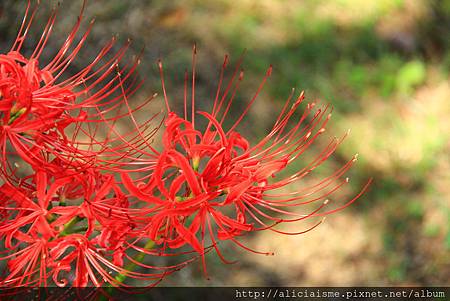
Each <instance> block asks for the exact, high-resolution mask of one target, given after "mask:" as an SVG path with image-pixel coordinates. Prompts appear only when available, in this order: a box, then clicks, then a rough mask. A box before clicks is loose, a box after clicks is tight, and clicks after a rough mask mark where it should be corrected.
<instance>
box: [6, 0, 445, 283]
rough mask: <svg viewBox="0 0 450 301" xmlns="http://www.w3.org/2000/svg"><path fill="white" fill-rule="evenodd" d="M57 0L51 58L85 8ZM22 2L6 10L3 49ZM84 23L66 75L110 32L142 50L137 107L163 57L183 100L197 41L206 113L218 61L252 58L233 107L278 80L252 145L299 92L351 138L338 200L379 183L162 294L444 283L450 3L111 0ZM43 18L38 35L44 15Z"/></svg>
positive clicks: (186, 275) (260, 106) (174, 91)
mask: <svg viewBox="0 0 450 301" xmlns="http://www.w3.org/2000/svg"><path fill="white" fill-rule="evenodd" d="M41 2H42V4H41V6H42V8H41V10H40V11H39V14H38V15H39V16H48V14H49V8H50V7H51V6H54V2H51V1H41ZM61 2H62V3H61V7H60V12H59V18H58V22H57V25H56V26H55V32H54V34H53V38H52V40H51V41H50V44H49V48H53V49H55V50H56V49H58V47H59V46H60V45H61V43H62V41H63V40H64V39H65V36H66V35H67V33H68V31H69V30H70V28H71V26H72V25H73V24H74V22H75V21H76V16H77V15H78V13H79V9H80V6H81V5H80V4H81V1H61ZM25 5H26V1H8V0H7V1H5V0H3V1H1V2H0V14H1V18H0V35H1V40H0V44H1V47H2V50H3V51H4V50H7V49H8V47H9V46H10V45H11V43H12V41H13V39H14V37H15V34H16V32H17V26H18V24H19V23H20V19H21V17H22V15H23V11H24V7H25ZM85 16H86V20H89V19H91V18H93V17H95V18H96V24H95V26H94V28H93V31H92V34H91V35H90V38H89V41H88V45H87V46H86V47H85V50H84V51H83V52H82V53H81V54H80V56H79V59H78V60H77V61H76V62H75V63H74V66H73V67H72V68H71V70H69V72H75V70H77V67H78V68H79V67H82V66H83V65H84V64H85V62H86V60H88V59H89V56H90V55H92V53H94V52H95V51H97V50H98V49H100V47H101V46H102V45H103V44H105V43H106V42H107V41H108V40H109V39H110V38H111V36H112V35H114V34H117V35H118V38H119V40H120V41H122V42H123V41H126V39H127V38H131V39H132V40H133V44H132V47H131V48H132V49H131V52H130V53H132V54H138V53H139V52H140V51H141V49H142V48H143V47H144V46H145V48H144V51H143V54H142V59H141V61H142V64H141V66H140V68H139V73H140V74H141V76H142V77H143V78H144V77H145V85H144V87H143V88H142V90H141V92H140V95H137V96H136V99H137V100H136V101H139V99H141V98H142V97H144V95H150V94H152V93H153V92H159V91H160V82H159V75H158V72H157V68H156V64H155V63H156V61H157V59H158V58H159V57H161V58H163V60H164V63H165V73H166V74H167V86H168V93H169V95H170V97H171V98H172V101H175V102H178V103H181V102H182V91H183V72H184V70H185V68H190V61H191V54H192V53H191V49H192V45H193V43H194V42H195V43H196V44H197V47H198V60H199V62H198V81H197V90H198V94H197V95H198V96H197V99H198V102H199V106H201V107H205V108H210V107H209V105H210V104H211V101H212V99H211V98H212V97H213V95H214V91H215V88H216V84H217V78H218V72H219V70H220V66H221V64H222V58H223V55H224V54H226V53H229V54H230V55H231V58H232V61H233V62H235V61H237V59H238V58H239V56H240V55H241V53H242V51H243V50H244V49H247V54H246V57H245V60H244V65H243V67H244V69H245V80H244V84H243V86H242V89H241V91H240V93H239V97H238V98H237V105H236V107H235V109H236V110H239V106H241V108H242V106H243V105H245V103H246V102H247V101H248V100H249V99H250V98H251V96H252V95H253V93H254V91H255V90H256V88H257V86H258V85H259V82H260V80H261V78H262V76H263V75H264V73H265V70H266V69H267V67H268V66H269V65H270V64H272V65H273V68H274V72H273V75H272V77H271V78H270V81H269V85H268V86H267V87H266V88H265V90H264V92H263V93H261V95H260V96H259V98H258V100H257V102H256V103H255V106H254V107H253V108H252V110H251V112H250V116H249V120H250V121H249V123H247V127H248V128H247V129H245V130H244V131H246V132H247V133H250V134H251V135H254V136H255V139H256V138H257V137H258V136H261V135H264V132H265V129H267V128H268V126H269V125H270V124H271V122H273V121H274V118H275V116H274V114H273V112H274V110H275V111H276V110H277V108H278V107H281V106H282V104H283V101H284V100H285V99H286V98H287V97H288V95H289V93H290V91H291V88H293V87H295V88H296V89H299V90H305V92H306V96H307V99H308V100H316V99H319V100H320V101H321V102H322V103H331V104H332V105H333V106H334V113H333V117H332V120H331V122H330V124H329V126H328V131H329V132H330V133H331V134H332V135H337V136H342V135H343V134H344V133H345V132H346V131H347V129H349V128H350V129H351V134H350V136H349V137H348V138H347V139H346V142H345V143H344V144H343V145H342V146H341V147H340V148H339V150H338V153H337V155H336V156H334V157H333V158H332V159H331V160H332V161H331V162H330V163H329V164H330V166H339V164H342V162H344V161H343V160H345V159H348V158H350V157H351V156H352V155H353V154H354V153H356V152H357V153H359V161H358V164H357V165H356V166H355V167H354V168H353V170H352V173H351V176H352V181H351V187H350V189H348V191H346V193H348V195H351V194H352V193H353V194H356V193H357V192H358V189H359V188H360V187H361V186H362V185H363V184H364V183H365V182H366V181H367V179H368V178H370V177H373V178H374V182H373V184H372V186H371V189H370V191H369V192H367V193H366V194H365V195H364V196H363V197H362V198H361V199H360V200H359V201H358V202H357V203H356V204H355V205H353V206H352V207H351V208H349V209H347V210H345V211H343V212H340V213H338V214H336V215H333V216H330V217H329V218H328V219H327V221H326V222H325V223H324V224H322V225H321V226H320V227H319V228H318V229H315V230H314V231H313V232H310V233H308V234H306V235H303V236H284V235H278V234H276V233H273V232H269V233H266V232H261V233H258V234H255V235H252V236H251V237H249V238H248V241H247V243H248V244H249V245H251V246H253V247H255V248H257V249H260V250H270V251H274V252H275V256H273V257H266V256H258V255H255V254H252V253H248V252H245V251H243V250H240V249H239V248H236V247H234V248H233V247H230V248H228V247H227V248H226V252H225V253H227V256H228V258H229V259H236V260H238V262H237V263H236V264H233V265H224V264H222V263H221V262H220V260H218V258H217V256H215V255H213V254H211V255H209V256H208V267H209V273H210V275H211V279H210V280H206V279H205V278H204V277H203V276H202V271H201V266H200V264H194V265H191V266H190V267H189V268H187V269H184V270H182V271H180V272H179V273H177V274H175V275H173V276H170V277H168V278H167V279H166V281H165V282H163V284H162V285H171V286H173V285H179V286H210V285H211V286H212V285H226V286H245V285H257V286H265V285H289V286H308V285H310V286H312V285H335V286H356V285H360V286H366V285H368V286H370V285H380V286H382V285H446V286H448V285H450V226H449V220H450V104H449V102H450V86H449V71H450V48H449V46H450V45H449V44H450V1H449V0H442V1H438V0H435V1H433V0H379V1H362V0H303V1H301V0H300V1H277V0H259V1H257V0H253V1H250V0H242V1H224V0H223V1H221V0H213V1H194V0H187V1H162V0H155V1H137V0H131V1H120V0H109V1H89V3H88V5H87V9H86V13H85ZM39 20H41V21H38V22H37V23H36V24H43V21H45V17H43V18H40V19H39ZM87 23H88V21H86V22H85V24H84V26H85V27H86V25H87ZM35 27H36V28H39V26H35ZM36 32H38V31H36ZM33 37H34V39H37V38H38V35H34V36H33ZM32 40H33V38H31V39H29V40H28V41H27V43H28V44H29V45H33V41H32ZM48 55H50V54H48ZM230 70H232V68H230ZM229 73H231V71H230V72H229ZM160 104H161V107H162V102H161V103H160ZM256 121H257V122H256ZM248 125H250V126H248ZM326 142H327V140H326V139H325V141H323V142H321V143H326ZM318 147H320V143H319V145H318ZM318 149H319V148H318ZM312 150H313V151H314V148H313V149H312ZM300 226H301V227H303V226H302V225H300ZM291 229H292V227H291Z"/></svg>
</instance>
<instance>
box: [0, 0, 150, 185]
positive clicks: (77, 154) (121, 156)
mask: <svg viewBox="0 0 450 301" xmlns="http://www.w3.org/2000/svg"><path fill="white" fill-rule="evenodd" d="M30 6H31V5H30V3H28V7H27V10H26V13H25V16H24V19H23V21H22V25H21V27H20V30H19V33H18V35H17V38H16V40H15V42H14V44H13V46H12V48H11V50H10V51H9V52H8V53H6V54H0V152H1V155H0V160H1V163H2V164H1V166H2V168H1V172H2V177H3V178H4V179H5V180H8V181H18V180H17V178H16V176H15V174H16V173H17V172H18V169H17V167H16V166H14V165H13V164H12V162H13V161H16V160H15V159H14V158H17V157H20V158H21V159H22V160H23V161H24V162H26V163H28V164H29V165H30V166H31V167H33V168H35V167H37V166H41V167H42V166H43V165H47V163H48V161H49V158H54V157H57V158H59V159H60V160H63V161H65V164H73V166H72V167H73V168H78V169H80V168H83V167H85V166H92V165H93V164H95V163H94V162H93V161H95V162H97V163H99V162H101V163H102V166H116V165H117V164H119V163H118V162H119V160H120V162H121V163H120V164H122V165H124V164H126V162H127V161H129V160H133V159H134V156H133V154H134V153H136V150H135V148H136V143H132V142H134V141H135V140H137V139H141V138H143V137H144V135H147V137H146V138H148V136H149V135H151V134H152V133H153V132H150V133H147V134H143V133H144V132H145V131H146V129H148V128H149V126H150V125H149V124H150V122H148V123H145V124H143V125H142V127H140V128H139V127H138V128H137V129H136V130H135V131H134V132H130V133H126V134H121V133H120V132H118V130H117V129H116V128H115V126H114V125H115V123H116V122H117V120H119V119H120V118H124V117H127V116H130V112H133V111H134V110H137V109H140V108H142V107H143V106H144V105H145V104H146V103H148V102H149V101H150V100H151V99H152V98H149V99H148V101H146V102H145V103H144V104H142V105H140V106H139V107H138V108H134V109H132V108H130V106H129V105H128V102H127V100H126V99H127V97H129V96H130V95H132V94H133V93H135V91H136V89H137V88H139V86H140V82H138V81H137V78H136V75H135V74H134V73H135V72H134V71H135V69H136V67H137V65H138V63H139V60H135V61H134V62H132V63H125V64H124V66H122V67H120V66H119V62H121V61H123V59H124V56H125V53H126V50H127V48H128V46H129V43H127V44H125V45H124V46H123V47H122V48H121V49H120V50H118V51H117V52H115V53H112V51H111V50H112V48H113V46H114V44H115V39H114V38H113V39H112V40H111V41H110V42H109V43H107V44H106V45H105V46H104V47H103V49H101V51H100V52H99V53H98V55H97V56H96V57H95V58H94V59H93V60H92V61H91V62H90V63H89V64H88V65H87V66H86V67H84V68H83V69H81V70H80V71H79V72H77V73H76V74H74V75H72V76H70V77H67V76H65V78H64V74H65V71H66V70H67V68H68V67H69V66H70V65H71V63H72V62H73V61H74V60H75V58H76V56H77V54H78V53H79V51H80V50H81V49H82V47H83V45H84V44H85V42H86V40H87V37H88V35H89V33H90V31H91V28H92V23H91V26H89V28H88V29H87V30H86V32H84V33H82V34H81V37H80V38H77V36H79V35H80V34H79V30H80V25H81V21H82V18H81V16H82V14H83V10H84V4H83V7H82V10H81V13H80V17H79V18H78V22H77V23H76V24H75V26H74V27H73V29H72V30H71V32H70V34H69V35H68V37H67V39H66V41H65V42H64V43H63V45H62V46H61V48H60V50H59V51H58V52H57V53H56V55H55V56H54V57H53V58H52V59H51V60H50V62H49V63H47V64H46V65H45V66H43V67H41V66H40V62H39V60H40V56H41V54H42V52H43V51H44V49H45V47H46V45H47V43H48V40H49V37H50V35H51V32H52V29H53V26H54V23H55V20H56V11H54V12H53V13H52V15H51V17H50V18H49V20H48V22H47V24H46V26H45V27H44V29H43V32H42V35H41V38H40V40H39V41H38V43H37V44H36V46H35V48H34V51H33V53H32V54H31V56H29V57H24V56H23V55H22V54H21V53H20V52H21V50H22V48H23V43H24V41H25V40H26V38H27V36H28V34H29V31H30V28H31V26H32V24H33V20H34V17H35V13H36V10H37V6H36V7H35V8H34V9H31V7H30ZM125 86H126V87H125ZM124 99H125V101H124ZM124 104H126V112H121V111H122V107H123V106H124ZM114 112H115V113H114ZM113 113H114V115H113V116H112V117H110V116H109V115H111V114H113ZM150 120H151V118H150ZM102 129H103V130H104V129H106V134H104V135H103V136H104V138H103V139H102V138H101V135H99V134H98V133H99V132H101V131H102ZM113 145H114V146H113ZM140 155H142V151H141V152H140Z"/></svg>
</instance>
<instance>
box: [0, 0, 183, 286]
mask: <svg viewBox="0 0 450 301" xmlns="http://www.w3.org/2000/svg"><path fill="white" fill-rule="evenodd" d="M36 10H37V6H36V7H35V8H34V9H31V5H30V2H29V3H28V7H27V10H26V13H25V16H24V19H23V21H22V25H21V28H20V30H19V33H18V36H17V38H16V40H15V42H14V45H13V46H12V48H11V50H10V51H9V52H8V53H6V54H1V55H0V152H1V155H0V158H1V159H0V161H1V168H0V170H1V178H2V182H3V184H0V185H1V186H0V215H1V217H2V219H1V222H0V238H1V239H2V240H3V242H4V243H3V245H2V252H1V253H2V255H0V261H5V262H7V264H6V269H5V270H4V272H3V275H1V276H0V285H1V286H31V285H44V286H46V285H47V284H48V283H50V282H49V280H50V279H53V280H54V281H55V283H56V284H57V285H66V284H68V282H66V281H65V280H64V279H63V280H60V275H61V273H62V272H64V271H65V273H66V274H67V277H69V278H71V281H69V282H70V285H74V286H85V285H96V286H99V285H104V284H105V283H112V285H124V284H122V283H121V281H118V280H116V279H115V278H116V276H117V275H122V276H123V275H126V276H127V277H131V278H137V279H140V280H143V281H144V280H145V281H150V284H152V283H153V282H158V281H159V280H160V279H161V278H162V277H163V276H164V275H166V274H168V273H170V272H171V271H172V270H175V269H178V268H180V266H172V267H165V266H162V267H157V266H155V267H154V268H153V270H157V271H156V272H146V273H138V272H133V271H128V270H126V263H130V262H131V261H132V260H133V259H132V258H131V259H130V258H129V256H130V255H127V254H125V253H126V251H127V249H128V245H129V244H130V243H129V242H128V241H129V240H131V241H132V242H133V243H132V245H133V248H136V247H138V246H137V244H136V243H135V240H136V236H137V237H140V235H139V232H138V230H139V229H136V230H134V229H135V228H136V226H135V223H134V222H133V221H132V220H131V219H130V216H129V215H128V211H129V210H130V209H129V207H130V204H129V202H128V200H127V198H126V196H125V195H124V194H123V193H122V192H121V188H120V187H119V186H118V185H117V183H116V181H115V180H114V174H113V173H112V172H113V171H115V170H116V169H117V168H119V169H122V168H128V165H129V161H134V160H136V159H137V158H136V157H137V156H145V155H146V152H145V150H144V147H147V145H148V143H147V140H148V139H149V138H150V137H151V135H153V133H154V132H155V131H154V130H150V131H148V129H151V126H152V125H151V122H152V120H153V118H149V120H148V121H147V122H145V123H144V124H141V125H140V126H136V129H135V130H134V131H130V132H128V133H125V134H123V133H121V132H120V131H118V130H117V129H116V127H115V124H116V123H117V121H118V120H119V119H121V118H129V117H130V116H131V118H132V115H131V114H132V112H134V111H135V110H138V109H140V108H142V107H143V106H144V105H145V104H147V103H148V102H149V101H150V100H151V99H152V98H153V97H150V98H149V99H148V100H147V101H145V102H144V103H143V104H142V105H140V106H138V107H137V108H131V107H130V105H129V104H128V99H127V98H128V97H129V96H130V95H132V94H133V93H134V92H135V91H136V89H137V88H138V87H139V86H140V83H139V82H137V81H136V76H135V75H134V71H135V69H136V67H137V65H138V63H139V61H138V60H135V61H133V62H131V63H129V62H128V63H125V64H124V66H119V62H121V61H123V58H124V56H125V52H126V50H127V48H128V43H127V44H126V45H125V46H123V47H122V48H121V49H120V50H119V51H117V52H115V53H111V49H112V47H113V45H114V43H115V40H114V39H112V40H111V41H110V42H109V43H108V44H107V45H105V47H104V48H103V49H101V51H100V52H99V53H98V55H97V56H96V57H95V58H94V59H93V60H92V61H91V62H90V63H89V64H88V65H87V66H86V67H84V68H83V69H82V70H80V71H79V72H77V73H76V74H75V75H72V76H70V77H67V76H65V78H64V73H65V71H66V69H67V68H68V67H69V66H70V64H71V63H72V62H73V61H74V59H75V58H76V56H77V54H78V52H79V51H80V49H81V48H82V46H83V45H84V43H85V41H86V39H87V36H88V34H89V32H90V30H91V26H90V27H89V28H88V30H87V31H86V32H85V33H83V34H81V37H80V38H79V39H77V35H78V32H79V28H80V25H81V21H82V18H81V16H82V14H83V10H84V3H83V8H82V10H81V13H80V17H79V18H78V22H77V23H76V24H75V26H74V27H73V29H72V31H71V32H70V34H69V36H68V38H67V39H66V41H65V42H64V43H63V45H62V46H61V48H60V50H59V51H58V52H57V54H56V55H55V56H54V57H53V59H51V61H50V62H49V63H48V64H47V65H46V66H44V67H40V65H39V59H40V56H41V54H42V52H43V51H44V48H45V46H46V44H47V42H48V39H49V36H50V34H51V31H52V28H53V25H54V23H55V19H56V12H53V13H52V15H51V17H50V19H49V20H48V22H47V24H46V26H45V28H44V29H43V33H42V35H41V38H40V40H39V41H38V43H37V44H36V46H35V50H34V51H33V53H32V55H31V56H29V57H24V56H23V55H21V54H20V53H21V50H22V46H23V43H24V41H25V39H26V37H27V35H28V34H29V31H30V28H31V26H32V23H33V19H34V17H35V14H36ZM91 25H92V24H91ZM123 107H125V109H123ZM105 129H106V132H104V133H103V138H102V135H100V132H101V131H102V130H105ZM137 140H143V141H145V142H144V143H142V145H141V146H139V145H138V144H137V143H136V141H137ZM151 155H153V154H151ZM19 159H20V160H19ZM16 160H17V161H19V162H25V163H27V165H28V166H29V167H30V170H31V172H30V173H29V174H25V172H24V169H23V168H21V167H22V166H23V165H21V164H12V162H14V161H16ZM68 253H69V254H68ZM131 253H133V252H131ZM149 255H152V254H149ZM80 256H84V257H86V258H80ZM127 256H128V257H127ZM139 264H140V263H139V262H137V263H133V265H139ZM73 266H75V268H73ZM146 268H148V269H150V268H152V267H150V266H149V265H146Z"/></svg>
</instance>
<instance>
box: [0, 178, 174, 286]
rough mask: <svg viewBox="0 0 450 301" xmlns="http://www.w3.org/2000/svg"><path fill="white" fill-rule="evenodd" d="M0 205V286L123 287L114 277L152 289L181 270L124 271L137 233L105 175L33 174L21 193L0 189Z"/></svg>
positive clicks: (8, 186) (123, 200)
mask: <svg viewBox="0 0 450 301" xmlns="http://www.w3.org/2000/svg"><path fill="white" fill-rule="evenodd" d="M80 197H81V198H80ZM0 204H1V206H0V208H1V209H2V210H4V212H5V213H6V214H5V216H4V217H3V219H2V221H1V223H0V238H1V239H2V240H3V241H4V246H3V247H4V251H3V253H4V254H6V255H1V256H0V260H2V261H7V271H5V272H6V274H5V275H3V276H2V277H0V286H33V285H40V286H47V285H48V283H50V281H51V280H53V281H54V283H55V284H57V285H60V286H65V285H67V284H68V283H70V284H71V285H73V286H86V285H95V286H102V285H105V284H106V283H111V284H113V285H124V284H122V283H120V282H119V281H118V280H117V279H116V276H117V275H127V277H130V278H134V279H139V280H141V281H146V282H149V281H150V284H156V283H157V282H159V281H160V280H161V279H162V278H163V277H164V276H165V275H167V274H169V273H171V272H173V271H174V270H176V269H179V268H180V267H181V266H182V265H178V266H149V265H145V267H146V269H147V271H146V272H145V273H140V272H134V271H132V270H130V269H127V266H128V265H129V264H130V262H132V264H133V265H141V263H140V262H134V261H133V258H132V257H130V255H127V254H126V252H127V250H128V248H129V245H130V244H133V247H134V248H136V243H135V240H136V238H137V239H140V237H141V234H140V233H141V231H140V230H139V229H135V228H136V223H135V222H134V221H132V220H131V219H130V216H129V215H128V211H129V204H128V201H127V199H126V198H125V196H124V194H123V193H122V192H121V191H120V188H119V187H118V186H117V185H116V183H115V181H114V179H113V177H112V176H110V175H105V176H101V175H98V174H96V172H95V171H90V172H89V171H88V170H87V171H85V172H83V173H72V174H69V175H61V176H60V177H59V178H52V179H50V178H49V177H47V174H46V173H45V172H43V171H38V172H36V175H35V178H34V179H33V181H32V182H31V183H28V185H27V186H26V188H21V187H14V186H12V185H11V184H9V183H5V184H3V185H2V186H1V187H0ZM128 253H130V252H128ZM146 254H148V255H152V256H155V255H157V254H156V253H150V252H147V253H146ZM127 263H128V264H127ZM150 269H152V271H151V272H149V271H148V270H150ZM61 273H63V274H61ZM61 275H63V276H61ZM64 275H65V276H64ZM61 277H62V278H61ZM65 277H69V278H70V281H69V280H67V279H65Z"/></svg>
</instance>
